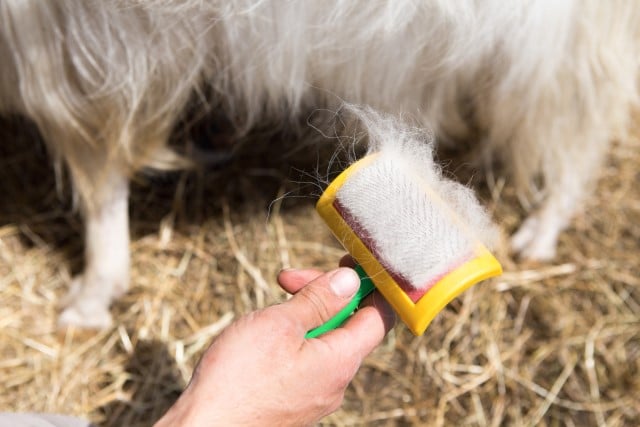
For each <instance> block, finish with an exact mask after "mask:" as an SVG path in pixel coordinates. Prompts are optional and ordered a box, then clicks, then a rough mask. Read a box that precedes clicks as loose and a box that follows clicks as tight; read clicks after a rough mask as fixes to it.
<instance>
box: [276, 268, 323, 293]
mask: <svg viewBox="0 0 640 427" xmlns="http://www.w3.org/2000/svg"><path fill="white" fill-rule="evenodd" d="M323 273H324V272H323V271H321V270H317V269H314V268H308V269H297V268H289V269H286V270H282V271H280V273H279V274H278V283H279V284H280V286H281V287H282V289H284V290H285V291H287V292H289V293H290V294H295V293H296V292H298V291H299V290H300V289H302V288H303V287H304V286H305V285H307V284H308V283H309V282H311V281H312V280H315V279H317V278H318V277H320V276H322V274H323Z"/></svg>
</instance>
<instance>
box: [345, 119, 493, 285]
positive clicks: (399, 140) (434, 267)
mask: <svg viewBox="0 0 640 427" xmlns="http://www.w3.org/2000/svg"><path fill="white" fill-rule="evenodd" d="M351 109H352V111H354V112H355V113H356V114H357V115H358V116H359V117H360V118H361V119H362V120H363V122H364V123H365V125H366V126H367V127H368V133H369V137H370V138H372V139H371V141H370V146H371V151H374V152H377V153H378V156H377V157H376V158H375V160H374V161H373V162H372V163H370V164H368V165H367V166H365V167H364V168H362V169H359V170H357V171H356V172H355V173H354V174H353V175H351V176H350V177H349V179H348V180H347V181H346V182H345V184H344V185H343V186H342V187H341V188H340V189H339V190H338V193H337V200H338V202H339V204H340V206H341V207H342V208H343V209H345V210H346V211H347V212H348V214H349V216H350V217H351V219H352V220H353V221H356V222H357V226H356V227H354V228H355V229H356V230H358V229H359V231H361V232H364V233H365V234H366V238H367V239H368V240H369V241H370V246H373V248H370V249H372V250H373V252H374V254H375V256H376V257H378V259H379V261H380V262H381V263H382V265H383V266H384V267H385V268H386V269H387V270H389V271H390V272H392V273H394V274H396V275H397V276H400V277H401V278H403V279H404V280H406V281H407V282H408V284H409V285H411V286H412V287H413V288H416V289H423V288H425V287H429V286H430V285H431V284H433V283H434V281H437V280H438V279H439V278H441V277H442V276H443V275H444V274H446V273H448V272H450V271H451V270H453V269H454V268H456V267H458V266H459V265H460V264H462V263H463V262H465V261H467V260H469V259H470V257H471V256H472V255H473V252H474V250H475V249H476V247H477V242H478V241H479V240H483V241H484V242H486V243H487V244H489V245H490V244H491V243H492V242H493V240H494V237H493V236H494V235H495V228H494V226H493V224H492V223H491V220H490V219H489V217H488V215H487V213H486V212H485V211H484V210H483V208H482V207H481V206H480V204H479V203H478V201H477V200H476V199H475V197H474V196H473V193H472V192H471V190H469V189H468V188H466V187H464V186H463V185H460V184H458V183H455V182H453V181H449V180H446V179H445V178H444V177H443V176H442V174H441V172H440V169H439V168H438V167H437V166H436V164H435V163H434V161H433V157H432V140H431V138H430V137H429V136H428V135H425V134H424V133H419V132H416V131H414V130H412V129H408V128H406V127H403V126H402V125H401V124H400V123H399V122H398V121H396V120H394V119H392V118H390V117H385V116H381V115H379V114H375V113H372V112H370V111H365V110H358V109H355V108H354V107H351ZM352 225H353V224H352Z"/></svg>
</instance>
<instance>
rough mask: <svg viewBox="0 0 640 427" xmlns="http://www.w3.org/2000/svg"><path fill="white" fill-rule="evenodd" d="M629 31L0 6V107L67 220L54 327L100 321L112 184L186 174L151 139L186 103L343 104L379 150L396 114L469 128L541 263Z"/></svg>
mask: <svg viewBox="0 0 640 427" xmlns="http://www.w3.org/2000/svg"><path fill="white" fill-rule="evenodd" d="M638 22H640V5H638V2H637V1H635V0H612V1H608V2H601V1H598V0H587V1H582V2H579V1H577V0H572V1H565V2H556V1H552V0H536V1H529V2H508V3H505V2H504V1H500V0H481V1H471V0H468V1H457V2H450V1H446V0H423V1H415V0H389V1H353V2H344V1H323V2H321V1H316V2H312V1H293V2H284V1H278V0H239V1H233V2H228V1H223V0H213V1H208V2H202V1H199V0H188V1H186V2H180V3H175V2H164V1H150V2H137V1H130V0H125V1H122V0H117V1H116V0H107V1H100V2H98V1H96V2H87V1H82V0H64V1H56V2H38V1H20V0H3V1H0V56H2V58H3V62H2V64H0V67H1V72H0V113H3V114H5V113H9V114H13V113H17V114H21V115H24V116H26V117H28V118H29V119H30V120H32V121H33V122H34V123H35V124H36V125H37V126H38V128H39V130H40V131H41V133H42V134H43V136H44V138H45V140H46V144H47V146H48V147H49V149H50V151H51V152H52V153H53V154H54V156H55V158H56V161H58V162H59V163H61V164H64V165H66V167H67V168H68V170H69V171H70V175H71V177H72V181H73V184H74V188H75V190H76V194H77V199H78V205H79V207H80V210H81V211H82V213H83V215H84V217H85V222H86V230H87V233H86V237H85V239H86V245H85V246H86V255H85V257H86V259H87V263H86V268H85V271H84V272H83V273H82V274H80V275H79V276H77V277H76V278H75V279H74V280H73V286H72V288H73V289H72V292H71V294H70V298H69V304H68V306H67V308H66V309H65V311H64V312H63V314H62V316H61V319H60V323H61V324H62V325H69V324H75V325H81V326H89V327H105V326H107V325H109V324H110V322H111V316H110V314H109V311H108V307H109V304H110V303H111V302H112V300H113V299H114V298H116V297H117V296H118V295H121V294H122V293H123V292H125V291H126V290H127V289H128V285H129V274H128V270H129V249H128V248H129V238H128V232H127V230H128V219H127V197H128V180H129V178H131V176H132V175H134V174H135V173H136V172H138V171H140V170H141V169H142V168H147V167H153V168H156V169H171V168H178V167H184V166H185V164H186V162H184V159H182V158H180V156H177V155H176V154H175V153H174V152H172V151H171V150H169V149H168V148H167V140H168V138H169V135H170V132H171V130H172V129H173V128H174V126H175V125H176V123H177V122H178V121H179V120H180V118H181V117H182V115H183V113H184V111H185V108H187V106H188V105H189V102H190V100H194V99H195V100H198V102H196V103H195V104H197V105H199V106H201V107H202V109H203V110H207V109H208V110H211V109H215V110H217V111H219V112H220V114H222V115H224V116H225V117H227V118H228V119H229V121H230V123H231V125H232V127H233V132H234V135H235V136H242V135H245V134H247V132H249V131H250V130H251V129H252V128H254V127H255V126H256V125H258V124H260V123H261V122H264V121H265V120H266V119H270V120H273V119H275V120H278V121H279V122H280V123H284V124H287V125H289V124H292V123H300V116H301V115H302V114H304V113H305V112H307V111H310V110H311V111H313V110H318V109H328V110H329V111H340V110H341V109H342V108H343V107H344V106H345V104H350V105H359V106H361V109H360V111H361V112H368V113H366V114H361V117H363V118H364V119H363V121H364V122H366V123H367V126H366V128H368V129H369V131H370V132H372V133H375V132H376V129H378V128H381V127H386V126H387V124H388V123H389V122H388V117H394V119H393V120H394V121H395V123H396V124H395V125H394V126H393V127H392V128H389V129H392V131H391V133H396V134H397V138H394V137H393V136H392V135H390V133H389V132H387V133H385V135H387V134H388V136H385V141H387V142H385V144H387V145H388V146H389V147H391V146H392V145H393V144H394V143H395V142H394V141H400V140H401V139H402V135H403V133H404V132H405V131H410V130H408V128H407V127H406V126H405V125H403V124H402V123H403V122H404V120H402V119H403V117H407V116H408V117H410V118H411V119H413V120H415V122H416V123H421V124H422V127H423V128H428V129H431V130H432V131H433V133H434V135H435V138H436V140H438V141H439V142H444V143H455V141H457V140H460V139H466V140H468V139H469V138H471V137H473V138H475V140H474V141H473V143H475V144H479V146H480V147H481V148H482V149H481V150H478V151H479V152H482V153H484V154H486V155H494V156H498V157H500V158H501V159H502V160H503V162H504V164H505V165H506V167H507V169H508V170H509V171H510V173H511V176H512V177H513V180H514V183H515V185H516V189H517V191H518V193H519V194H520V195H521V196H522V200H523V201H525V207H527V209H528V211H529V212H530V213H529V216H528V217H527V218H526V219H525V220H524V222H523V224H522V226H521V227H520V229H519V230H518V231H517V232H516V233H515V235H514V237H513V238H512V241H511V246H512V248H513V251H514V252H515V253H517V254H519V255H520V256H522V257H524V258H529V259H536V260H548V259H552V258H553V257H554V255H555V251H556V245H557V240H558V236H559V233H560V232H561V231H562V230H563V229H564V228H566V227H567V226H568V225H569V223H570V220H571V218H572V216H573V215H574V214H575V213H576V212H578V211H579V210H580V207H581V206H582V204H583V203H584V199H585V198H586V196H587V194H588V193H589V192H588V190H589V188H590V187H591V185H592V183H593V181H594V178H595V177H596V176H597V171H598V168H599V166H600V164H601V163H602V160H603V158H604V157H605V154H606V152H607V148H608V146H609V142H610V141H611V139H612V138H614V137H616V136H618V135H620V134H621V133H622V132H624V131H625V130H626V128H627V126H628V119H629V109H630V108H631V107H632V106H633V105H635V104H636V103H637V93H638V91H637V75H638V73H637V71H638V58H640V55H638V53H639V52H638V45H639V43H638V41H639V40H640V34H639V31H640V30H639V29H638V25H637V23H638ZM303 121H304V120H303ZM371 140H372V141H373V140H374V139H371ZM397 143H398V144H400V142H397ZM372 144H373V145H371V149H372V150H376V149H378V148H379V147H378V146H376V145H375V144H376V143H372ZM274 150H277V148H274ZM422 167H423V168H424V169H425V170H427V171H429V170H430V169H433V171H434V173H435V171H436V169H437V168H436V166H435V164H434V163H433V162H432V161H427V162H424V164H423V165H422ZM427 173H428V172H427ZM446 185H454V184H446ZM456 185H457V184H456ZM527 203H528V204H527ZM472 216H473V215H472ZM469 219H470V220H471V218H469ZM105 236H106V237H105ZM104 238H107V239H108V244H101V239H104Z"/></svg>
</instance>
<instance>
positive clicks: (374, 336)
mask: <svg viewBox="0 0 640 427" xmlns="http://www.w3.org/2000/svg"><path fill="white" fill-rule="evenodd" d="M395 323H396V315H395V313H394V311H393V309H392V308H391V306H390V305H389V303H388V302H387V301H386V300H385V299H384V298H383V297H382V295H380V294H379V293H378V292H374V293H373V294H371V295H370V296H369V297H367V298H366V299H365V301H364V303H363V305H362V306H361V307H360V308H359V309H358V311H357V312H356V313H355V314H354V315H353V316H351V318H350V319H349V321H347V323H345V324H344V326H343V327H342V328H339V329H336V330H335V331H331V332H329V333H327V334H325V335H323V336H321V337H320V339H322V340H326V342H327V343H328V344H329V345H331V346H332V348H337V349H344V351H345V352H346V353H345V354H347V353H348V354H351V355H353V357H355V358H356V359H358V360H362V359H364V358H365V357H366V356H367V355H368V354H369V353H371V352H372V351H373V350H374V349H375V348H376V347H377V346H378V345H379V344H380V343H381V342H382V340H383V339H384V337H385V335H386V334H387V333H388V332H389V331H390V330H391V329H392V328H393V326H394V325H395Z"/></svg>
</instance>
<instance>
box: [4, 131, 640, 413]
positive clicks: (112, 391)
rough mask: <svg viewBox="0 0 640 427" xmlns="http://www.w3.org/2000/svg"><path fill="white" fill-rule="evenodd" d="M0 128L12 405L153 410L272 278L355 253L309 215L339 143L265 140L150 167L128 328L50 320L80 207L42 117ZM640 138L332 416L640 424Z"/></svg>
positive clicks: (140, 204) (513, 211) (391, 351)
mask: <svg viewBox="0 0 640 427" xmlns="http://www.w3.org/2000/svg"><path fill="white" fill-rule="evenodd" d="M636 134H638V133H637V132H636ZM0 138H1V139H2V141H3V143H2V145H0V154H1V156H0V194H1V196H0V200H1V201H2V202H1V203H2V205H1V207H0V301H1V303H0V410H3V411H7V410H10V411H46V412H57V413H66V414H75V415H79V416H83V417H87V418H89V419H91V420H93V421H95V422H96V423H98V424H99V425H104V426H111V425H113V426H116V425H128V426H148V425H151V424H152V423H153V421H154V420H156V419H157V418H158V417H159V416H160V415H161V414H162V413H163V412H164V411H165V410H166V409H167V408H168V406H169V405H170V404H171V403H172V402H173V401H174V400H175V399H176V398H177V396H178V395H179V393H180V390H181V389H182V388H183V387H184V385H185V384H186V382H187V381H188V379H189V376H190V373H191V370H192V368H193V367H194V364H195V363H196V362H197V360H198V357H199V355H200V354H201V353H202V351H203V350H204V349H205V348H206V346H207V344H208V343H209V342H210V340H211V339H213V338H214V337H215V336H216V335H217V334H218V333H219V332H220V330H221V329H223V328H224V327H225V326H226V325H228V324H229V323H230V322H231V321H232V320H233V319H234V318H237V317H238V316H240V315H242V314H243V313H246V312H248V311H250V310H253V309H255V308H258V307H262V306H265V305H268V304H272V303H275V302H277V301H281V300H282V299H283V298H285V295H284V294H283V293H282V292H281V291H280V290H279V288H278V287H277V284H276V283H275V279H274V278H275V276H276V273H277V272H278V271H279V270H280V269H281V268H283V267H288V266H300V267H302V266H315V267H320V268H325V269H328V268H331V267H333V266H334V265H335V264H336V263H337V260H338V259H339V258H340V256H341V255H342V253H343V252H342V250H341V249H340V248H339V247H338V246H337V244H336V243H335V242H334V241H333V239H332V238H331V236H330V235H329V232H328V231H327V230H326V228H325V227H324V225H323V224H322V222H321V220H320V219H319V218H318V217H317V215H315V213H314V211H313V197H311V196H310V195H311V194H312V193H317V189H315V190H312V191H310V188H309V187H310V186H308V185H304V184H303V183H304V182H307V181H312V179H310V178H309V177H307V176H306V174H305V173H303V172H301V171H307V172H310V171H313V165H314V163H315V162H316V161H317V160H318V159H324V160H326V159H327V157H326V156H324V155H323V154H321V153H315V152H314V153H313V154H309V152H310V151H313V150H303V151H305V152H306V154H305V155H303V156H300V154H301V153H300V152H298V153H294V155H282V156H276V155H270V156H266V155H265V151H260V150H268V148H267V147H262V148H260V144H255V145H254V146H253V148H252V149H251V150H240V151H239V152H238V153H237V154H236V156H234V158H233V159H232V160H230V161H228V162H226V164H224V165H218V166H216V167H210V168H207V169H206V170H204V171H203V170H201V171H198V172H184V173H176V174H172V175H164V176H154V175H144V176H142V177H141V178H140V179H139V181H138V182H136V183H135V184H134V189H133V196H132V206H131V216H132V221H131V226H132V231H131V232H132V254H133V260H132V269H133V270H132V289H131V291H130V292H129V293H128V294H127V295H126V296H124V297H123V298H122V299H121V300H119V301H118V303H117V304H116V305H115V307H114V308H113V313H114V316H115V319H116V320H117V321H116V325H115V326H114V327H113V328H112V329H109V330H107V331H104V332H98V333H88V332H82V331H78V330H67V331H65V332H57V331H56V330H55V325H56V315H57V312H58V304H59V300H60V298H62V296H63V295H64V294H65V291H66V288H67V285H68V283H69V281H70V277H71V276H72V274H73V273H74V272H75V271H77V270H78V269H79V268H80V267H81V265H80V262H81V259H82V247H81V245H82V243H81V239H80V237H79V236H78V234H79V232H80V231H81V229H82V226H81V221H80V219H79V217H78V216H77V214H76V213H75V212H74V211H73V209H72V200H71V197H70V196H69V191H68V187H65V186H63V187H62V189H57V188H56V180H55V170H54V168H53V167H52V166H51V165H50V161H49V159H48V157H47V155H46V153H45V151H44V148H43V146H42V144H41V143H40V142H39V140H38V137H37V134H36V133H35V132H34V131H33V129H32V128H31V127H30V126H28V125H27V124H25V123H24V122H20V121H17V122H16V121H3V122H2V123H0ZM257 138H258V139H259V136H258V137H257ZM638 145H639V144H638V140H637V139H635V138H630V139H629V140H626V141H621V142H619V143H617V144H616V145H615V148H614V150H613V153H612V154H611V156H610V158H609V161H608V163H607V166H606V168H605V170H604V171H603V174H602V178H601V180H600V183H599V187H598V191H597V193H596V194H594V196H593V197H592V199H591V201H590V203H589V204H588V206H587V208H586V211H585V212H584V214H582V215H580V216H579V217H578V218H577V219H576V220H575V221H574V223H573V224H574V225H573V227H572V228H571V229H570V230H569V231H568V232H567V233H565V234H564V235H563V237H562V240H561V243H560V249H559V250H560V252H559V255H558V257H557V259H556V260H555V261H554V262H553V263H546V264H535V265H533V264H529V265H527V264H523V263H518V262H515V261H514V260H512V259H510V258H509V256H508V255H507V254H504V253H503V254H500V258H501V259H502V260H503V261H504V264H505V267H506V273H505V274H504V276H502V277H501V278H499V279H497V280H493V281H490V282H486V283H483V284H481V285H479V286H477V287H475V288H473V289H471V290H470V291H468V292H466V293H465V294H463V295H462V296H461V298H459V299H458V300H456V301H454V302H453V303H452V304H451V305H450V307H449V308H447V309H446V310H445V311H444V312H442V313H441V314H440V315H439V316H438V317H437V318H436V320H435V321H434V323H433V324H432V325H431V326H430V328H429V329H428V330H427V332H426V334H425V335H424V336H422V337H419V338H415V337H413V336H411V335H410V333H409V332H408V331H407V330H406V328H404V327H403V326H401V325H400V326H398V327H396V329H395V330H394V331H392V333H391V334H390V335H389V337H388V338H387V339H386V341H385V342H384V343H383V345H382V346H381V347H380V348H378V349H377V350H376V351H375V353H374V354H373V355H371V356H370V357H369V358H368V359H367V360H366V361H365V363H364V366H363V367H362V369H361V371H360V372H359V374H358V376H357V377H356V379H355V380H354V382H353V384H352V386H351V387H350V388H349V390H348V393H347V396H346V400H345V403H344V406H343V408H342V409H341V410H340V411H339V412H337V413H336V414H334V415H332V416H330V417H328V418H327V419H325V420H324V422H325V423H326V424H328V425H363V424H367V425H425V424H426V425H463V424H466V425H479V426H484V425H495V426H497V425H503V424H510V425H575V426H583V425H611V426H616V425H634V423H636V422H637V420H638V419H640V402H639V401H638V399H637V396H639V395H640V357H639V356H640V227H639V226H638V224H640V188H639V186H638V182H639V181H640V175H639V172H638V171H639V170H640V151H639V150H638ZM266 157H271V158H272V159H273V160H271V161H270V162H269V163H268V164H265V163H264V159H265V158H266ZM457 165H462V166H459V167H458V166H457ZM462 169H464V161H462V162H460V163H456V162H455V161H452V162H450V163H449V170H450V171H455V172H460V171H461V170H462ZM461 174H462V179H465V178H464V172H461ZM476 178H484V177H479V176H476ZM488 178H489V179H488V182H489V183H490V184H491V185H485V184H482V183H480V184H478V187H477V188H478V191H480V193H481V194H482V195H483V200H484V203H485V204H486V205H487V206H488V207H489V209H490V211H491V213H492V215H493V217H494V219H495V220H496V222H498V223H499V224H500V225H501V227H502V229H503V230H504V231H505V233H508V232H511V231H512V230H513V229H514V228H515V227H516V223H517V221H518V219H519V218H520V217H521V215H522V212H521V210H520V209H519V208H518V204H517V198H516V197H515V195H514V192H513V188H512V187H510V186H509V184H505V181H504V180H503V179H502V177H501V176H500V174H499V173H496V174H495V175H491V176H488ZM64 181H65V179H64V178H63V179H62V182H63V183H64ZM480 181H482V180H480ZM301 183H302V184H301ZM285 194H289V196H288V197H284V198H283V197H282V196H283V195H285ZM290 194H294V195H299V196H302V197H293V196H292V195H290ZM274 200H275V202H274ZM247 351H251V349H247Z"/></svg>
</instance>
